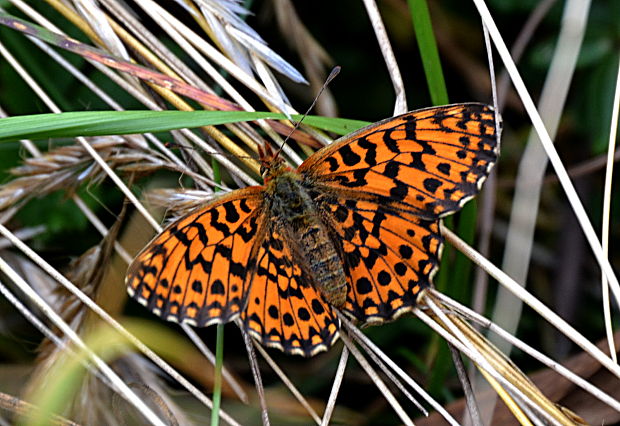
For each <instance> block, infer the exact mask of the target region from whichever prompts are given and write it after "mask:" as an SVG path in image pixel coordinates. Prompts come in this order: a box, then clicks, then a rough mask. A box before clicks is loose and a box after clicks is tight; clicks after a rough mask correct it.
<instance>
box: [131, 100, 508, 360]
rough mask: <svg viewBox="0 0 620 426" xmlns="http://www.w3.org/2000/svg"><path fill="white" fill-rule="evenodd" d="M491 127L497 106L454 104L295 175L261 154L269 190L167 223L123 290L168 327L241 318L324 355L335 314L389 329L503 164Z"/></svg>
mask: <svg viewBox="0 0 620 426" xmlns="http://www.w3.org/2000/svg"><path fill="white" fill-rule="evenodd" d="M495 128H496V123H495V114H494V112H493V110H492V108H491V107H489V106H486V105H482V104H475V103H469V104H458V105H449V106H443V107H437V108H428V109H422V110H418V111H414V112H409V113H407V114H404V115H401V116H398V117H393V118H389V119H387V120H384V121H381V122H379V123H375V124H372V125H370V126H368V127H365V128H363V129H361V130H358V131H356V132H354V133H352V134H350V135H347V136H345V137H343V138H341V139H339V140H337V141H335V142H334V143H332V144H331V145H329V146H326V147H325V148H323V149H321V150H319V151H318V152H316V153H315V154H314V155H312V156H311V157H310V158H308V159H307V160H306V161H304V163H303V164H302V165H301V166H300V167H299V168H298V169H297V170H294V169H291V168H289V167H287V166H286V165H285V164H284V162H283V160H282V159H281V158H280V157H278V156H277V155H275V156H274V155H273V154H271V153H269V152H268V153H261V160H262V164H263V171H264V174H263V177H264V181H265V183H264V185H263V186H252V187H248V188H244V189H239V190H236V191H233V192H230V193H228V194H226V195H223V196H221V197H219V198H217V199H214V200H213V201H210V202H208V203H206V204H205V205H204V206H203V207H201V208H200V209H198V210H196V211H195V212H192V213H190V214H189V215H187V216H185V217H182V218H181V219H179V220H177V221H176V222H174V223H173V224H171V225H170V226H168V227H167V228H166V229H165V230H164V231H163V232H162V233H161V234H160V235H158V236H157V237H155V239H153V241H151V242H150V243H149V244H148V245H147V246H146V248H145V249H144V250H142V252H141V253H140V254H139V255H138V256H137V257H136V259H135V260H134V261H133V263H132V264H131V265H130V267H129V270H128V272H127V286H128V291H129V293H130V295H131V296H133V297H134V298H135V299H137V300H138V301H139V302H140V303H142V304H143V305H145V306H147V307H148V308H149V309H150V310H151V311H152V312H154V313H155V314H157V315H159V316H161V317H163V318H164V319H167V320H171V321H177V322H184V323H188V324H192V325H196V326H207V325H210V324H214V323H225V322H228V321H231V320H233V319H236V318H238V317H240V318H241V320H242V322H243V324H244V326H245V328H246V330H247V332H248V333H249V334H250V335H252V336H253V337H254V338H256V339H257V340H258V341H259V342H261V343H262V344H264V345H266V346H270V347H276V348H279V349H281V350H282V351H284V352H286V353H289V354H300V355H304V356H312V355H314V354H316V353H317V352H320V351H323V350H327V349H328V348H329V347H330V346H331V345H332V344H333V343H334V341H335V340H336V339H337V337H338V330H339V327H340V323H339V320H338V318H337V316H336V314H335V310H336V309H338V310H340V311H342V312H344V313H345V314H347V315H348V316H350V317H352V318H354V319H356V320H358V321H360V322H362V323H372V324H379V323H383V322H385V321H391V320H393V319H395V318H396V317H398V316H400V315H401V314H403V313H405V312H408V311H411V309H412V308H413V307H414V306H415V304H416V299H417V296H418V294H419V293H420V291H421V290H423V289H424V288H426V287H428V286H429V285H431V278H432V276H433V274H434V273H435V271H436V270H437V265H438V259H439V256H440V253H441V246H442V242H443V239H442V237H441V234H440V218H441V217H443V216H446V215H448V214H450V213H453V212H455V211H457V210H459V209H460V208H461V206H462V205H463V204H464V203H465V202H466V201H467V200H469V199H470V198H472V197H473V196H474V195H475V194H476V193H477V192H478V190H479V189H480V186H481V185H482V182H483V181H484V180H485V179H486V177H487V175H488V173H489V170H490V169H491V167H492V166H493V164H494V163H495V161H496V160H497V155H498V140H497V135H496V132H495Z"/></svg>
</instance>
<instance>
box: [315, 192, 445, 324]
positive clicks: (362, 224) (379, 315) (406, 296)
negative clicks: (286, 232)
mask: <svg viewBox="0 0 620 426" xmlns="http://www.w3.org/2000/svg"><path fill="white" fill-rule="evenodd" d="M316 201H317V204H318V205H319V206H320V209H321V211H322V212H324V213H326V214H325V217H326V219H327V225H328V228H329V229H330V232H331V234H332V240H333V241H334V242H335V243H336V245H337V246H338V249H339V250H340V253H341V258H342V259H343V265H344V269H345V274H346V277H347V283H348V291H347V300H346V303H345V305H344V306H343V307H342V308H341V309H342V310H343V311H344V312H346V313H347V314H349V315H350V316H352V317H354V318H356V319H358V320H359V321H361V322H363V323H375V324H376V323H382V322H385V321H390V320H393V319H395V318H396V317H398V316H400V315H401V314H403V313H405V312H408V311H410V310H411V309H412V308H413V307H414V306H415V304H416V298H417V296H418V294H419V293H420V291H421V290H423V289H425V288H427V287H428V286H429V285H430V283H431V279H432V276H433V275H434V273H435V272H436V270H437V267H438V263H439V256H440V253H441V247H442V243H443V238H442V237H441V235H440V230H439V227H440V224H439V220H426V219H422V218H420V217H418V216H416V215H413V214H411V213H406V212H402V211H395V210H393V209H391V208H390V207H389V206H384V205H379V204H376V203H375V202H372V201H365V200H357V201H353V200H345V199H341V198H336V197H332V196H327V195H324V196H322V197H320V198H318V199H317V200H316Z"/></svg>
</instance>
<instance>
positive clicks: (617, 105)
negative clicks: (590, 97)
mask: <svg viewBox="0 0 620 426" xmlns="http://www.w3.org/2000/svg"><path fill="white" fill-rule="evenodd" d="M617 72H618V77H617V80H616V91H615V94H614V104H613V107H612V113H611V128H610V130H609V147H608V150H607V168H606V170H605V188H604V195H603V197H604V198H603V219H602V222H603V223H602V225H601V244H602V246H603V252H604V253H605V256H607V252H608V249H609V212H610V210H611V185H612V177H613V170H614V153H615V150H616V136H617V134H618V110H619V109H620V62H619V63H618V71H617ZM601 280H602V281H601V286H602V291H603V316H604V318H605V332H606V333H607V341H608V342H609V351H610V354H611V359H613V360H614V362H616V363H617V362H618V360H617V358H616V345H615V344H614V332H613V326H612V321H611V320H612V319H611V302H610V300H609V286H608V282H607V279H605V276H604V275H603V276H602V278H601Z"/></svg>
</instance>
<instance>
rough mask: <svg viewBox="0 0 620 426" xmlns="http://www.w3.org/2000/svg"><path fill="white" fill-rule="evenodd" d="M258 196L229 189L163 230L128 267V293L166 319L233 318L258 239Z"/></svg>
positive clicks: (203, 321)
mask: <svg viewBox="0 0 620 426" xmlns="http://www.w3.org/2000/svg"><path fill="white" fill-rule="evenodd" d="M262 194H263V188H262V187H257V186H254V187H249V188H245V189H240V190H237V191H233V192H231V193H230V194H227V195H224V196H222V197H220V198H218V199H216V200H214V201H212V202H210V203H208V204H207V205H206V206H205V207H203V208H201V209H199V210H197V211H195V212H193V213H191V214H189V215H187V216H185V217H183V218H181V219H179V220H178V221H176V222H174V223H173V224H171V225H170V226H168V227H167V228H166V229H165V230H164V231H163V232H162V233H161V234H159V235H158V236H157V237H155V239H153V241H151V242H150V243H149V244H148V245H147V246H146V247H145V248H144V250H142V252H141V253H140V254H138V256H137V257H136V258H135V259H134V261H133V262H132V264H131V265H130V266H129V269H128V272H127V278H126V284H127V289H128V292H129V294H130V295H131V296H132V297H133V298H134V299H136V300H138V302H140V303H142V304H143V305H145V306H147V307H148V308H149V309H150V310H151V311H153V312H154V313H155V314H157V315H159V316H161V317H162V318H164V319H166V320H171V321H177V322H184V323H189V324H192V325H197V326H207V325H209V324H213V323H224V322H228V321H230V320H232V319H234V318H235V317H237V316H238V315H239V314H240V312H241V311H242V310H243V308H244V307H245V304H246V296H247V290H248V287H249V285H250V282H251V278H252V276H253V274H254V271H255V270H256V251H257V249H258V248H259V247H260V243H261V242H262V239H263V238H264V226H265V220H264V214H263V211H262V202H263V201H262V200H263V197H262Z"/></svg>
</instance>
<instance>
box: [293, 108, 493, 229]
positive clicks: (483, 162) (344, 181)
mask: <svg viewBox="0 0 620 426" xmlns="http://www.w3.org/2000/svg"><path fill="white" fill-rule="evenodd" d="M495 128H496V123H495V115H494V112H493V110H492V109H491V108H490V107H489V106H486V105H482V104H460V105H449V106H445V107H437V108H429V109H424V110H419V111H414V112H410V113H407V114H404V115H401V116H398V117H394V118H391V119H388V120H384V121H382V122H379V123H376V124H373V125H371V126H369V127H366V128H364V129H361V130H359V131H357V132H355V133H353V134H351V135H348V136H345V137H344V138H342V139H340V140H338V141H336V142H334V143H333V144H331V145H329V146H327V147H325V148H323V149H322V150H321V151H319V152H317V153H316V154H315V155H313V156H312V157H310V158H308V159H307V160H306V161H305V162H304V163H303V164H302V165H301V166H300V167H299V171H300V172H301V173H302V175H303V176H304V177H305V178H306V179H307V180H308V181H311V182H314V184H315V185H317V186H318V185H322V186H324V187H325V189H324V190H325V191H334V192H337V193H341V194H349V195H348V196H349V197H352V198H357V197H359V196H365V197H367V198H369V197H370V198H373V197H374V199H375V200H376V201H377V202H378V203H381V204H386V203H391V204H393V205H394V207H395V208H399V209H402V210H407V211H410V212H412V213H415V214H417V215H419V216H421V217H424V218H427V219H434V218H438V217H442V216H445V215H446V214H449V213H452V212H454V211H456V210H458V209H460V207H461V206H462V205H463V204H464V203H465V202H466V201H467V200H469V199H470V198H471V197H473V196H474V195H475V194H476V193H477V192H478V190H479V188H480V186H481V185H482V182H483V181H484V180H485V179H486V176H487V175H488V173H489V170H490V168H491V167H492V166H493V164H494V163H495V161H496V159H497V138H496V134H495V133H496V132H495ZM360 193H361V195H357V194H360Z"/></svg>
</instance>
